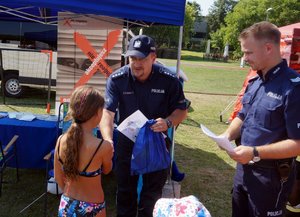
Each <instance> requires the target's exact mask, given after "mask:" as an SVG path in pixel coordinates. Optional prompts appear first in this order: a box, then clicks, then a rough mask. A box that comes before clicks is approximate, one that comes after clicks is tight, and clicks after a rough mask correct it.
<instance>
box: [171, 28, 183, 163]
mask: <svg viewBox="0 0 300 217" xmlns="http://www.w3.org/2000/svg"><path fill="white" fill-rule="evenodd" d="M182 37H183V26H180V29H179V41H178V53H177V65H176V75H177V77H178V76H179V70H180V59H181V48H182ZM172 131H173V132H172V136H173V138H171V139H172V149H171V150H172V151H171V166H172V163H173V161H174V150H175V141H174V140H175V139H174V138H175V127H173V128H172ZM171 169H172V168H171Z"/></svg>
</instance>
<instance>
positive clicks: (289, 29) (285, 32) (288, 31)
mask: <svg viewBox="0 0 300 217" xmlns="http://www.w3.org/2000/svg"><path fill="white" fill-rule="evenodd" d="M294 29H300V22H299V23H294V24H291V25H287V26H282V27H279V31H280V32H281V35H282V36H292V35H293V34H294Z"/></svg>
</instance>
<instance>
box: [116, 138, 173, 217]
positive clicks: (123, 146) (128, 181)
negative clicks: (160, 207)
mask: <svg viewBox="0 0 300 217" xmlns="http://www.w3.org/2000/svg"><path fill="white" fill-rule="evenodd" d="M122 140H123V142H122ZM125 140H126V139H125ZM119 141H120V142H119V143H118V145H117V147H116V170H115V172H116V176H117V184H118V187H117V217H136V216H137V213H138V217H152V212H153V208H154V205H155V203H156V201H157V200H158V199H159V198H161V194H162V188H163V186H164V184H165V182H166V180H167V174H168V169H167V170H160V171H157V172H153V173H148V174H144V175H143V187H142V191H141V195H140V202H139V205H137V182H138V176H131V175H130V162H131V154H132V148H133V144H132V142H128V141H127V142H124V139H121V140H119ZM137 207H138V212H137Z"/></svg>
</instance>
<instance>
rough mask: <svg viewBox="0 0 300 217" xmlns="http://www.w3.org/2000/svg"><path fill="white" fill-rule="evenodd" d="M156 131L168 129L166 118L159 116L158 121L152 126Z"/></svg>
mask: <svg viewBox="0 0 300 217" xmlns="http://www.w3.org/2000/svg"><path fill="white" fill-rule="evenodd" d="M151 130H153V131H154V132H165V131H167V130H168V125H167V122H166V120H165V119H163V118H157V119H156V123H155V124H153V125H152V126H151Z"/></svg>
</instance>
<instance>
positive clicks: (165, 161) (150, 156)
mask: <svg viewBox="0 0 300 217" xmlns="http://www.w3.org/2000/svg"><path fill="white" fill-rule="evenodd" d="M155 123H156V121H155V120H153V119H152V120H149V121H147V122H146V123H145V124H144V126H143V127H142V128H141V129H140V131H139V133H138V135H137V138H136V141H135V144H134V147H133V151H132V156H131V175H140V174H145V173H151V172H155V171H158V170H162V169H167V168H169V167H170V164H171V157H170V154H169V152H168V150H167V148H166V142H165V140H164V137H163V135H162V133H157V132H153V131H152V130H151V129H150V127H151V126H152V125H153V124H155Z"/></svg>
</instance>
